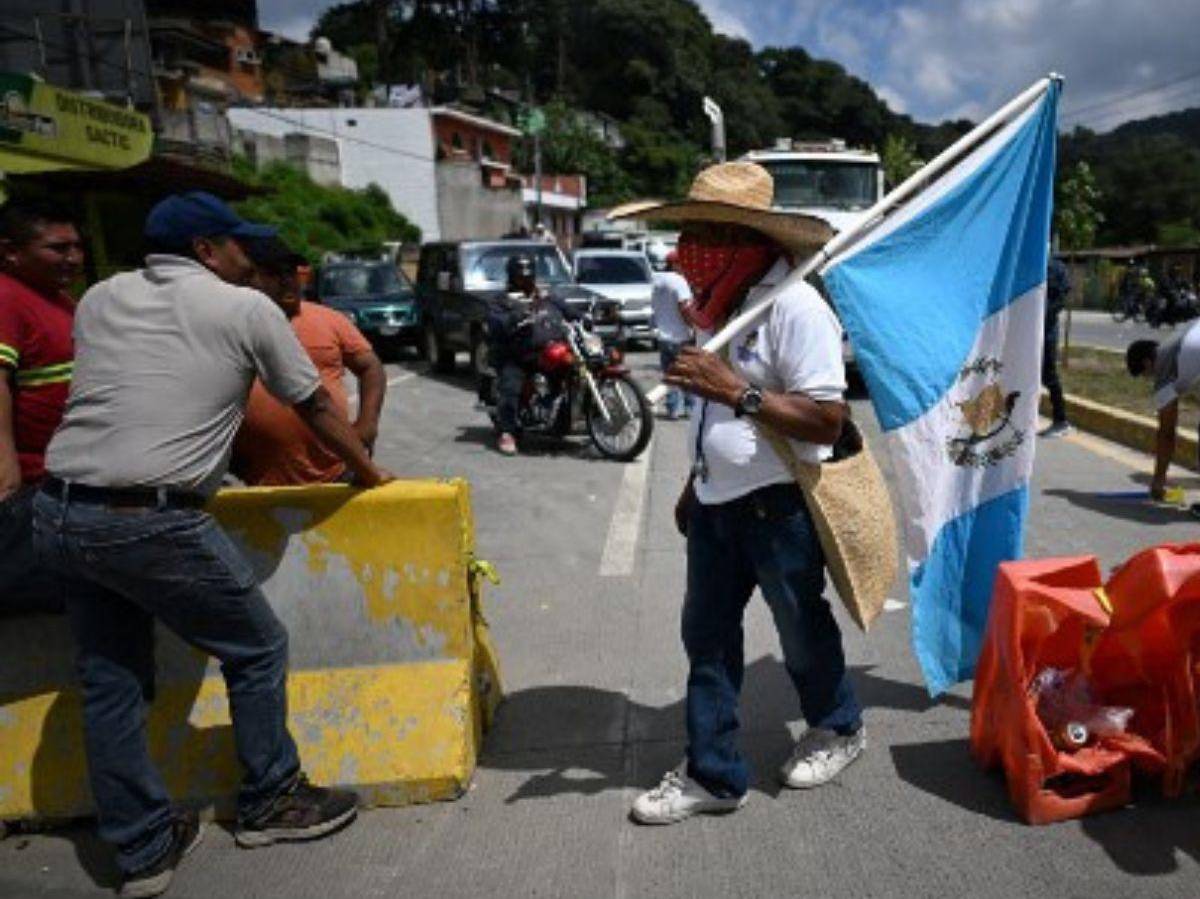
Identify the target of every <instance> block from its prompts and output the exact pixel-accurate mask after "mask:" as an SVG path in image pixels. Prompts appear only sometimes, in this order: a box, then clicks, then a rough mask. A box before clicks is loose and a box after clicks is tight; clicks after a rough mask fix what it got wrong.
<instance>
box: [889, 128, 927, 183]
mask: <svg viewBox="0 0 1200 899" xmlns="http://www.w3.org/2000/svg"><path fill="white" fill-rule="evenodd" d="M879 157H880V159H881V160H882V162H883V177H884V179H885V180H886V181H887V186H888V188H889V189H891V188H893V187H896V186H897V185H899V184H901V183H902V182H904V181H905V180H907V178H908V177H909V176H910V175H912V174H913V173H914V172H915V171H916V170H917V169H919V168H920V167H921V160H920V159H918V158H917V146H916V144H914V143H913V142H912V141H911V140H909V139H908V138H907V137H905V136H904V135H902V134H889V135H888V136H887V139H886V140H884V142H883V151H882V152H881V153H880V154H879Z"/></svg>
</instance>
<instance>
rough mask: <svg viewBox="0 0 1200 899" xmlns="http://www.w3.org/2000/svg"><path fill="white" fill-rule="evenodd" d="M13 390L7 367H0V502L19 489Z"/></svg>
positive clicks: (19, 478)
mask: <svg viewBox="0 0 1200 899" xmlns="http://www.w3.org/2000/svg"><path fill="white" fill-rule="evenodd" d="M13 419H14V416H13V391H12V386H11V384H10V383H9V374H8V369H6V368H0V502H3V501H4V500H6V499H8V498H9V497H10V496H12V495H13V494H14V493H16V492H17V491H18V490H20V489H21V464H20V462H19V461H18V459H17V443H16V438H15V436H14V434H15V430H16V429H15V427H14V425H13Z"/></svg>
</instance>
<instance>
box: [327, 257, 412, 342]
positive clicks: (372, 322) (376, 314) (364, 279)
mask: <svg viewBox="0 0 1200 899" xmlns="http://www.w3.org/2000/svg"><path fill="white" fill-rule="evenodd" d="M315 284H316V295H317V300H318V301H319V302H321V303H324V304H325V305H326V306H328V307H329V308H331V309H336V310H337V311H338V312H341V313H342V314H343V315H345V316H346V317H347V318H349V319H350V320H351V321H352V322H354V324H355V325H356V326H357V327H358V329H359V330H360V331H362V332H363V335H364V336H366V338H367V339H368V340H370V341H371V342H372V343H375V344H377V345H382V346H393V347H394V346H414V347H416V348H417V350H418V351H420V350H422V349H423V345H422V343H421V313H420V309H419V307H418V306H417V297H416V293H415V291H414V290H413V287H412V284H411V283H410V282H409V280H408V278H406V277H405V276H404V273H403V272H401V271H400V270H399V269H398V268H396V266H395V264H394V263H392V262H388V261H386V260H364V259H341V260H338V261H337V262H330V263H327V264H325V265H323V266H321V268H320V269H319V270H318V271H317V276H316V281H315Z"/></svg>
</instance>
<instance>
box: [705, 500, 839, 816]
mask: <svg viewBox="0 0 1200 899" xmlns="http://www.w3.org/2000/svg"><path fill="white" fill-rule="evenodd" d="M687 543H688V570H687V598H686V599H685V600H684V606H683V645H684V648H685V649H686V650H687V656H688V662H689V665H690V671H689V673H688V684H687V730H688V751H687V758H688V774H689V776H691V777H692V778H693V779H695V780H696V781H698V782H699V783H700V784H702V785H703V786H704V787H705V788H706V789H707V790H709V792H711V793H713V794H715V795H717V796H741V795H742V794H744V793H745V792H746V790H747V789H748V788H749V786H750V770H749V766H748V765H747V764H746V761H745V759H744V758H743V757H742V754H741V752H740V751H739V750H738V746H737V734H738V726H739V722H738V694H739V693H740V692H741V689H742V674H743V670H744V667H745V662H744V658H743V648H742V642H743V641H742V616H743V613H744V612H745V609H746V604H747V603H748V602H749V601H750V596H751V595H752V594H753V592H754V588H755V587H759V588H761V590H762V593H763V597H764V599H766V601H767V605H768V606H769V607H770V609H771V614H772V616H773V617H774V619H775V628H776V630H777V631H778V632H779V641H780V644H781V646H782V648H783V660H784V666H785V667H786V668H787V672H788V674H789V675H790V676H791V679H792V683H793V684H794V685H795V687H796V692H797V693H798V694H799V696H800V711H801V713H802V714H803V715H804V720H805V721H806V722H807V723H808V725H809V726H810V727H823V728H828V729H830V730H835V731H838V732H839V733H853V732H855V731H856V730H858V728H859V727H861V726H862V710H861V709H860V707H859V705H858V700H857V699H856V698H855V695H854V689H853V687H851V685H850V681H849V679H848V678H847V675H846V661H845V657H844V656H843V654H842V634H841V631H840V630H839V629H838V625H837V621H835V620H834V617H833V610H832V609H831V608H830V607H829V602H828V601H827V600H826V599H825V598H824V597H823V596H822V595H821V594H822V591H823V590H824V588H825V557H824V555H823V554H822V552H821V544H820V542H819V541H818V539H817V533H816V529H815V528H814V526H813V522H812V518H811V516H810V515H809V512H808V507H807V506H806V505H805V502H804V496H803V494H802V493H801V492H800V488H799V487H797V486H796V485H795V484H778V485H773V486H770V487H764V488H762V489H760V490H756V491H754V492H753V493H751V494H749V495H747V496H744V497H741V498H739V499H736V500H733V501H732V502H728V503H722V504H720V505H712V506H705V505H703V504H701V503H700V502H693V504H692V508H691V512H690V514H689V517H688V533H687Z"/></svg>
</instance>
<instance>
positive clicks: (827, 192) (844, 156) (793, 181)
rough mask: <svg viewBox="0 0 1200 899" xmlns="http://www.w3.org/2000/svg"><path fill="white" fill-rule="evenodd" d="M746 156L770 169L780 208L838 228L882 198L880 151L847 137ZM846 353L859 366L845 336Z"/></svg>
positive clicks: (783, 142) (779, 145)
mask: <svg viewBox="0 0 1200 899" xmlns="http://www.w3.org/2000/svg"><path fill="white" fill-rule="evenodd" d="M742 159H745V160H748V161H750V162H757V163H758V164H759V165H761V166H762V167H763V168H765V169H766V170H767V171H769V172H770V173H771V177H772V178H774V179H775V199H774V203H773V205H774V206H775V207H776V208H777V209H782V210H786V211H788V212H800V213H804V214H806V215H812V216H816V217H818V218H821V219H824V220H825V221H827V222H828V223H829V224H830V226H831V227H832V228H833V229H834V230H835V231H844V230H845V229H846V228H848V227H850V226H852V225H854V224H855V223H856V222H858V220H859V219H860V218H862V216H863V214H864V213H865V212H866V211H867V210H868V209H870V208H871V207H872V206H874V205H875V204H876V203H877V202H879V200H881V199H882V198H883V190H884V184H883V164H882V162H881V161H880V159H879V154H878V153H874V152H872V151H870V150H857V149H854V148H852V147H847V146H846V142H845V141H843V140H829V141H820V142H812V141H793V140H789V139H787V138H782V139H780V140H777V141H776V142H775V146H774V147H773V148H771V149H770V150H752V151H751V152H749V153H747V154H746V155H745V156H743V157H742ZM842 359H843V361H844V362H845V363H846V365H847V367H848V368H851V369H856V368H857V366H856V365H855V361H854V351H853V350H852V349H851V348H850V341H849V340H847V339H845V338H843V341H842Z"/></svg>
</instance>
